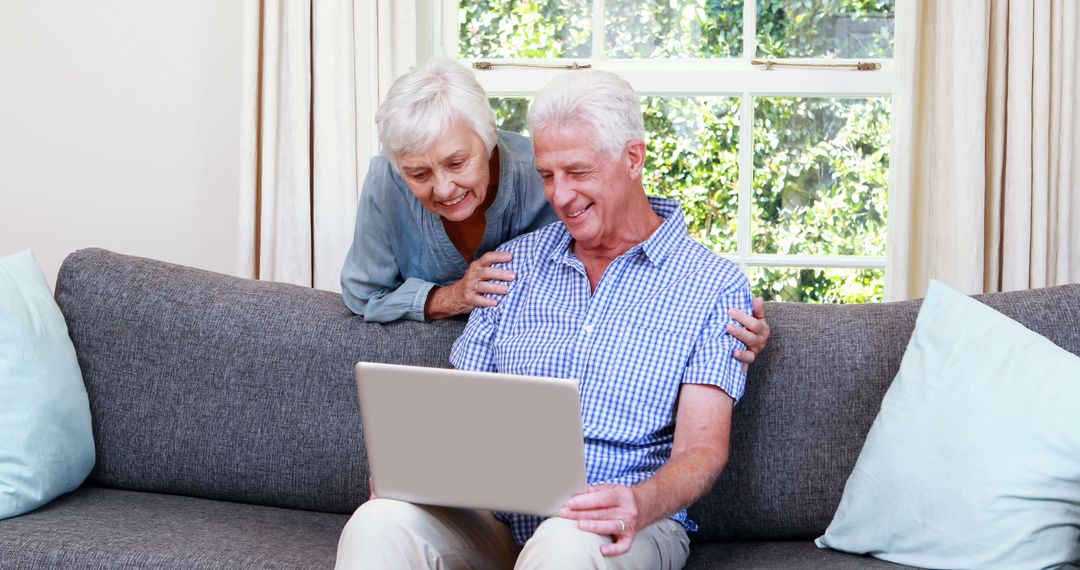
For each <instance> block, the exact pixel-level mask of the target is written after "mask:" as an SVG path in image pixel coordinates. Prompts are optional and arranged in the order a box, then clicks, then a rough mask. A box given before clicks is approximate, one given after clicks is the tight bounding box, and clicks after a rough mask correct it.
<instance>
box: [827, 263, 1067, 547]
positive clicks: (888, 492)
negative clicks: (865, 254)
mask: <svg viewBox="0 0 1080 570" xmlns="http://www.w3.org/2000/svg"><path fill="white" fill-rule="evenodd" d="M1077 326H1080V323H1077ZM817 545H818V546H819V547H828V548H835V549H837V550H843V551H846V552H852V553H857V554H870V555H872V556H875V557H877V558H880V559H883V560H888V561H891V562H897V563H900V564H908V565H911V566H921V567H927V568H1054V567H1058V566H1061V565H1063V564H1067V563H1069V562H1075V561H1077V559H1080V358H1078V357H1076V356H1074V355H1072V354H1070V353H1069V352H1067V351H1065V350H1063V349H1061V348H1060V347H1058V346H1056V345H1054V344H1053V343H1051V342H1050V341H1048V340H1046V339H1045V338H1043V337H1042V336H1039V335H1038V334H1036V333H1034V332H1032V331H1030V330H1028V329H1026V328H1024V326H1022V325H1021V324H1020V323H1017V322H1016V321H1014V320H1012V319H1010V318H1008V317H1006V316H1005V315H1002V314H1001V313H998V312H997V311H994V310H993V309H991V308H989V307H987V306H986V305H983V304H982V303H980V302H978V301H976V300H974V299H971V298H969V297H967V296H965V295H962V294H960V293H958V292H956V291H953V290H951V289H949V288H948V287H946V286H945V285H942V284H941V283H938V282H936V281H934V282H931V284H930V288H929V292H928V293H927V295H926V300H925V301H923V305H922V308H921V310H920V311H919V316H918V320H917V321H916V324H915V331H914V332H913V333H912V337H911V341H910V342H909V343H908V347H907V352H905V353H904V358H903V361H902V362H901V364H900V371H899V373H898V374H897V376H896V379H895V380H893V383H892V385H891V386H890V387H889V390H888V392H887V393H886V394H885V398H884V400H883V401H882V403H881V411H880V412H879V413H878V416H877V418H876V419H875V420H874V424H873V426H872V427H871V429H870V433H869V435H868V436H867V438H866V443H865V444H864V445H863V449H862V452H861V454H860V455H859V459H858V462H857V463H856V464H855V469H854V471H852V473H851V476H850V478H849V479H848V481H847V486H846V487H845V488H844V495H843V498H842V499H841V501H840V506H839V507H838V508H837V511H836V515H835V517H834V518H833V521H832V524H830V525H829V528H828V529H827V530H826V531H825V535H824V536H822V537H821V538H819V539H818V540H817Z"/></svg>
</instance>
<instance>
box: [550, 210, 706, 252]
mask: <svg viewBox="0 0 1080 570" xmlns="http://www.w3.org/2000/svg"><path fill="white" fill-rule="evenodd" d="M648 199H649V205H650V206H652V209H653V211H654V212H656V215H658V216H660V217H661V218H662V219H663V220H664V221H663V223H661V224H660V227H659V228H657V229H656V231H655V232H653V234H652V235H651V236H649V238H648V239H646V240H645V241H643V242H641V243H640V244H638V245H635V246H634V247H632V248H630V250H629V251H628V252H627V253H630V252H633V251H634V250H636V249H640V250H641V252H642V253H644V255H645V257H646V258H647V259H648V260H649V261H651V262H652V263H653V264H654V265H659V264H660V263H661V262H662V261H663V260H664V258H665V257H667V255H668V254H669V253H671V250H672V249H674V248H675V245H676V244H677V243H678V240H679V238H680V237H681V236H683V235H685V234H686V220H685V219H683V212H682V206H680V205H679V203H678V202H676V201H674V200H669V199H667V198H659V197H656V196H648ZM572 241H573V238H572V237H571V236H570V232H569V231H568V230H567V229H566V226H563V228H562V235H561V236H560V237H559V241H558V242H557V243H556V244H555V247H554V248H552V251H551V255H550V256H548V260H549V261H556V262H561V263H565V264H569V263H571V260H572V259H576V258H575V257H574V253H573V250H572V248H571V247H570V244H571V242H572Z"/></svg>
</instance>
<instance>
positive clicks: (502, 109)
mask: <svg viewBox="0 0 1080 570" xmlns="http://www.w3.org/2000/svg"><path fill="white" fill-rule="evenodd" d="M530 101H531V99H530V98H529V97H489V98H488V103H490V104H491V108H492V109H494V110H495V124H496V125H497V126H498V127H499V129H500V130H503V131H510V132H512V133H518V134H522V135H527V134H529V129H528V128H527V125H526V122H525V121H526V119H527V118H528V116H529V102H530Z"/></svg>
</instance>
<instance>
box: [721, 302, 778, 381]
mask: <svg viewBox="0 0 1080 570" xmlns="http://www.w3.org/2000/svg"><path fill="white" fill-rule="evenodd" d="M753 307H754V316H750V315H747V314H746V313H744V312H742V311H740V310H738V309H731V310H730V311H728V313H729V314H730V315H731V318H733V319H735V320H736V321H738V323H739V324H741V325H742V326H739V325H736V324H734V323H732V324H730V325H728V328H727V333H728V334H729V335H731V336H733V337H735V338H737V339H739V340H740V341H742V343H743V344H745V345H746V350H736V351H735V354H734V356H735V358H736V359H737V360H739V361H740V362H742V363H743V370H746V369H747V368H748V367H749V366H750V364H751V363H752V362H754V359H755V358H757V355H758V354H761V351H762V350H764V349H765V343H766V342H768V340H769V333H770V332H771V331H770V329H769V323H767V322H765V301H764V300H763V299H762V298H761V297H754V301H753Z"/></svg>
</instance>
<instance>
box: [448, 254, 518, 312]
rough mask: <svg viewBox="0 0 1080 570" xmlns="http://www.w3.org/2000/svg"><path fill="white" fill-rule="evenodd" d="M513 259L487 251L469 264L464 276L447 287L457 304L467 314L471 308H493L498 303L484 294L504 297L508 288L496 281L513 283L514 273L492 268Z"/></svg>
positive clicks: (509, 255)
mask: <svg viewBox="0 0 1080 570" xmlns="http://www.w3.org/2000/svg"><path fill="white" fill-rule="evenodd" d="M513 258H514V256H513V255H511V254H509V253H506V252H504V251H489V252H487V253H485V254H484V255H481V256H480V259H477V260H475V261H473V262H472V263H470V264H469V269H468V270H466V271H465V275H464V276H463V277H462V278H461V279H459V280H458V281H457V282H456V283H454V284H453V285H450V286H449V287H447V288H448V289H450V290H452V291H453V292H454V296H455V297H456V298H457V301H458V303H459V304H460V305H461V306H462V307H463V308H464V310H463V311H462V312H463V313H467V312H469V311H471V310H472V309H473V307H494V306H495V305H498V304H499V303H498V301H496V300H494V299H489V298H488V297H485V296H484V295H486V294H494V295H505V294H506V292H507V291H508V290H509V287H508V286H507V285H506V284H505V283H496V281H513V280H514V272H513V271H510V270H509V269H497V268H494V267H492V265H494V264H496V263H507V262H509V261H510V260H512V259H513Z"/></svg>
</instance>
